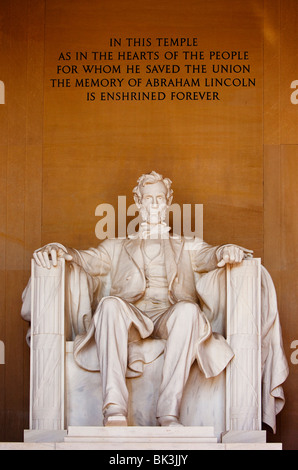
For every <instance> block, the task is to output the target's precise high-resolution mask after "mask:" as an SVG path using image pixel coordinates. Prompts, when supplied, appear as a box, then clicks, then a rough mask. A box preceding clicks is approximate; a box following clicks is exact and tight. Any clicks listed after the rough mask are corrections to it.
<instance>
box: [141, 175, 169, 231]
mask: <svg viewBox="0 0 298 470" xmlns="http://www.w3.org/2000/svg"><path fill="white" fill-rule="evenodd" d="M171 184H172V181H171V180H170V179H169V178H164V177H163V176H162V175H160V174H159V173H156V172H155V171H151V173H149V174H145V175H142V176H141V177H140V178H139V179H138V184H137V186H136V187H135V188H134V190H133V195H134V200H135V203H136V206H137V208H138V209H139V211H140V215H141V217H142V219H143V220H144V221H145V222H148V223H150V224H158V223H161V222H164V221H165V219H166V215H167V211H168V209H169V207H170V205H171V203H172V199H173V191H172V189H171Z"/></svg>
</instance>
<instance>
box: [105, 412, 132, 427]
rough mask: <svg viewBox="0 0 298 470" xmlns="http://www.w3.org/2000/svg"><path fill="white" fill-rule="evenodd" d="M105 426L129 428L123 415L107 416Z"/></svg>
mask: <svg viewBox="0 0 298 470" xmlns="http://www.w3.org/2000/svg"><path fill="white" fill-rule="evenodd" d="M103 425H104V426H127V418H126V416H124V415H121V414H115V415H114V414H112V415H109V416H105V417H104V420H103Z"/></svg>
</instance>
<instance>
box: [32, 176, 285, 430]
mask: <svg viewBox="0 0 298 470" xmlns="http://www.w3.org/2000/svg"><path fill="white" fill-rule="evenodd" d="M133 192H134V198H135V202H136V204H137V207H138V209H139V212H140V215H141V217H142V221H143V222H142V223H141V224H140V227H139V231H138V233H137V234H135V235H131V236H129V237H127V238H125V239H106V240H104V241H103V242H102V243H101V244H100V245H99V246H98V247H97V248H90V249H88V250H76V249H73V248H68V247H65V246H63V245H61V244H59V243H51V244H49V245H46V246H45V247H43V248H40V249H38V250H36V252H35V253H34V259H35V262H36V263H37V264H38V265H39V266H43V267H48V268H50V266H51V264H52V265H54V266H56V265H57V262H58V259H59V258H60V257H61V258H64V259H65V260H66V261H67V264H68V265H69V267H70V268H71V269H70V272H71V276H72V281H71V282H73V285H72V288H70V291H71V296H72V298H70V297H69V298H68V302H69V306H71V308H70V310H72V314H71V319H70V323H69V328H70V330H72V331H73V332H74V333H75V334H74V336H75V342H74V358H75V361H76V362H77V364H78V365H79V366H80V367H83V368H85V369H87V370H99V371H100V372H101V375H102V390H103V416H104V421H103V422H104V425H105V426H113V425H118V426H119V425H123V426H125V425H127V413H128V409H127V407H128V390H127V386H126V380H125V378H126V376H127V375H128V370H129V368H130V367H131V368H133V365H132V363H133V358H131V357H130V348H129V347H128V346H129V345H130V344H133V343H136V342H138V341H139V340H140V339H144V338H154V339H155V338H160V339H163V340H165V341H164V342H165V348H164V363H163V374H162V381H161V385H160V389H159V397H158V402H157V409H156V418H157V422H158V424H159V425H160V426H181V425H182V424H181V422H180V420H179V416H180V405H181V399H182V395H183V390H184V388H185V384H186V382H187V379H188V377H189V372H190V368H191V366H192V364H193V363H194V362H197V365H198V367H199V369H200V371H201V372H202V373H203V374H204V376H205V377H207V378H208V377H215V376H217V375H218V374H220V372H222V371H223V370H224V369H225V368H226V366H227V364H228V363H229V362H230V361H231V359H232V358H233V356H234V353H233V351H232V349H231V347H230V345H229V344H228V343H227V341H226V339H225V338H224V336H223V334H221V333H222V332H221V333H219V332H216V331H212V326H211V321H210V315H209V314H208V313H210V312H211V315H212V305H211V307H210V306H208V305H207V302H206V299H204V294H205V292H204V289H205V288H206V296H207V291H210V289H212V286H213V289H214V292H213V294H212V295H211V297H212V296H213V297H212V299H213V300H212V301H211V303H212V302H213V304H214V305H215V304H216V302H217V299H218V297H219V292H217V291H216V284H215V283H213V282H212V280H211V281H210V280H208V279H211V278H208V274H211V276H213V275H214V274H213V273H216V272H217V271H218V270H220V269H221V268H223V267H224V266H225V265H226V264H235V263H236V264H237V263H241V262H242V260H243V259H246V258H251V257H252V256H253V254H252V251H250V250H247V249H245V248H242V247H239V246H236V245H230V244H229V245H222V246H216V247H213V246H210V245H208V244H207V243H205V242H204V241H202V240H201V239H198V238H195V237H194V238H190V237H189V238H185V237H178V236H175V235H173V236H170V235H169V231H170V228H169V227H168V226H167V224H166V222H165V221H166V216H167V212H168V210H169V207H170V205H171V201H172V192H173V191H172V189H171V181H170V180H169V179H168V178H163V176H161V175H159V174H158V173H156V172H154V171H153V172H151V173H150V174H145V175H143V176H141V177H140V178H139V180H138V184H137V186H136V187H135V188H134V190H133ZM206 275H207V277H206ZM206 279H207V280H206ZM266 279H267V282H268V278H266ZM24 298H25V297H24ZM264 298H265V297H264ZM90 306H91V307H90ZM24 310H26V309H25V308H24ZM90 310H91V312H90ZM74 311H75V312H74ZM267 312H268V309H267V310H266V313H265V314H264V315H265V316H266V322H267V323H266V324H267V325H268V324H269V323H270V328H269V327H268V328H269V329H271V328H272V325H273V323H274V322H275V320H276V312H274V315H273V321H271V322H268V318H269V316H268V314H267ZM213 314H214V312H213ZM277 321H278V320H277ZM268 331H269V330H268ZM268 331H265V330H264V335H267V333H268ZM275 331H277V339H276V340H274V341H276V343H277V346H276V348H277V352H276V356H278V360H279V361H280V362H279V363H280V367H281V369H282V370H283V372H282V377H278V379H277V388H278V392H277V393H276V395H275V396H276V397H277V398H278V399H280V400H281V401H282V400H283V395H282V390H281V388H280V387H279V385H280V383H282V381H283V380H284V379H285V377H286V375H287V364H286V361H285V359H284V355H283V350H282V345H281V340H280V339H279V338H280V336H279V335H280V333H279V324H277V326H276V327H275ZM274 335H276V333H274ZM267 339H268V335H267ZM270 348H271V346H268V344H267V345H266V338H264V351H265V352H264V355H263V365H264V364H265V362H266V359H267V358H268V357H269V355H270V354H269V352H268V351H269V349H270ZM274 354H275V353H274ZM272 361H274V358H272V357H270V360H269V362H270V365H269V366H268V367H270V368H271V369H272V364H271V362H272ZM273 368H274V366H273ZM265 369H266V367H265V366H264V370H265ZM266 370H267V369H266Z"/></svg>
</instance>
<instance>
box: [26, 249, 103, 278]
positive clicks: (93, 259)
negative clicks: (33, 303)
mask: <svg viewBox="0 0 298 470" xmlns="http://www.w3.org/2000/svg"><path fill="white" fill-rule="evenodd" d="M33 258H34V259H35V262H36V263H37V265H39V266H42V267H44V268H48V269H50V268H51V266H57V263H58V259H59V258H64V259H65V260H66V261H72V262H74V263H76V264H78V265H79V266H81V267H82V268H83V269H84V270H85V271H86V272H87V273H88V274H90V275H91V276H97V275H105V274H107V273H108V272H109V270H110V268H111V257H110V254H109V251H108V250H107V249H106V248H105V246H104V243H102V244H101V245H99V247H98V248H89V249H88V250H77V249H75V248H69V247H65V246H64V245H62V244H60V243H50V244H48V245H45V246H44V247H42V248H39V249H38V250H36V251H35V252H34V253H33Z"/></svg>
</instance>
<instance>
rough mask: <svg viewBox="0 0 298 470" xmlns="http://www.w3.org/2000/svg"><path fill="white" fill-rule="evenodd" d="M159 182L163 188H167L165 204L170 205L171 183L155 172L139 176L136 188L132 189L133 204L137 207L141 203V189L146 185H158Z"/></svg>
mask: <svg viewBox="0 0 298 470" xmlns="http://www.w3.org/2000/svg"><path fill="white" fill-rule="evenodd" d="M159 181H162V182H163V184H164V185H165V187H166V188H167V195H166V197H167V202H168V204H171V200H172V194H173V190H172V189H171V185H172V181H171V180H170V179H169V178H164V177H163V176H162V175H160V174H159V173H156V171H151V173H147V174H145V175H142V176H140V178H139V179H138V181H137V182H138V184H137V186H136V187H135V188H134V189H133V191H132V192H133V195H134V200H135V203H136V204H137V205H138V204H140V203H141V199H142V193H141V188H142V187H143V186H145V185H147V184H154V183H158V182H159Z"/></svg>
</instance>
